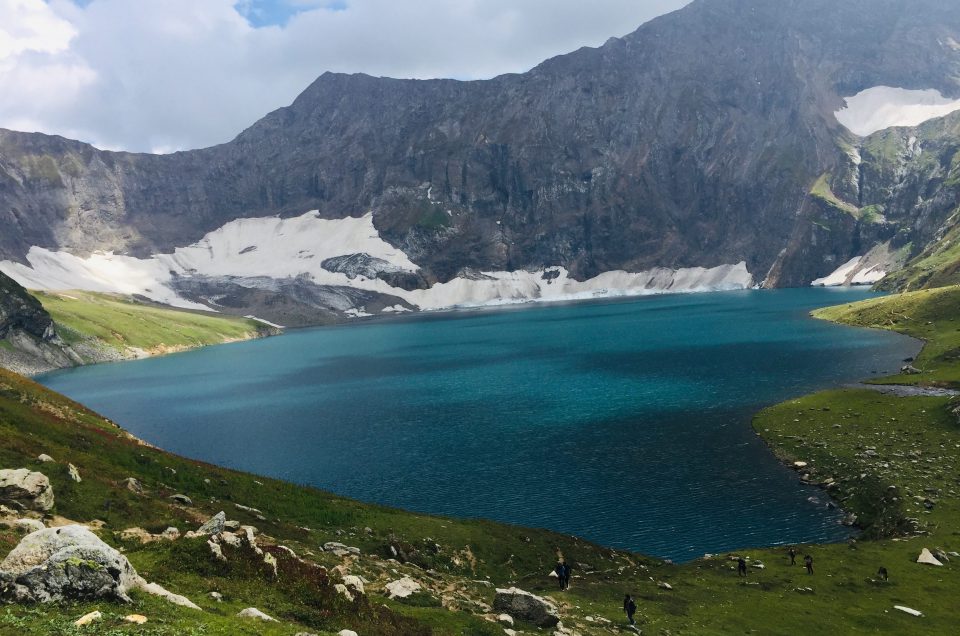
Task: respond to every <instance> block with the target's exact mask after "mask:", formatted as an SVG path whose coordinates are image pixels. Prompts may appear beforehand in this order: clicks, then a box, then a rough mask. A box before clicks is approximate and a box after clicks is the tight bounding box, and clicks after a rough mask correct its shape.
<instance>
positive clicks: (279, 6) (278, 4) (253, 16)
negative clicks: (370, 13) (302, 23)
mask: <svg viewBox="0 0 960 636" xmlns="http://www.w3.org/2000/svg"><path fill="white" fill-rule="evenodd" d="M347 6H348V4H347V0H329V1H323V0H316V1H314V2H311V1H310V0H299V1H298V0H241V1H240V2H237V4H236V7H237V11H239V12H240V14H242V15H243V16H244V17H245V18H247V20H248V21H249V22H250V24H251V25H253V26H255V27H264V26H284V25H285V24H287V22H288V21H289V20H290V18H292V17H293V16H295V15H297V14H299V13H303V12H304V11H311V10H314V9H327V10H328V11H344V10H346V9H347Z"/></svg>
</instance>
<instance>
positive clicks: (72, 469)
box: [67, 464, 83, 484]
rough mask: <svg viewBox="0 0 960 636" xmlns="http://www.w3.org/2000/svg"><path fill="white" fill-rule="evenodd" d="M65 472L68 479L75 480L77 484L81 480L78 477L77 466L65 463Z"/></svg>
mask: <svg viewBox="0 0 960 636" xmlns="http://www.w3.org/2000/svg"><path fill="white" fill-rule="evenodd" d="M67 474H68V475H70V479H72V480H73V481H75V482H77V483H78V484H79V483H80V482H81V481H83V480H82V479H80V471H79V470H77V467H76V466H74V465H73V464H67Z"/></svg>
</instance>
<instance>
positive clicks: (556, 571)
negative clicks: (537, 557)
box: [553, 561, 566, 591]
mask: <svg viewBox="0 0 960 636" xmlns="http://www.w3.org/2000/svg"><path fill="white" fill-rule="evenodd" d="M565 571H566V570H565V568H564V566H563V561H557V565H556V567H554V568H553V573H554V574H556V575H557V583H559V584H560V591H563V590H564V589H565V587H564V585H563V573H564V572H565Z"/></svg>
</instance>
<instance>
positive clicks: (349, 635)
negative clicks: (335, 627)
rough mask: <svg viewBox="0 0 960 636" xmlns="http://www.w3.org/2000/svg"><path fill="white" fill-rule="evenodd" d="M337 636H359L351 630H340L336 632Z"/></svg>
mask: <svg viewBox="0 0 960 636" xmlns="http://www.w3.org/2000/svg"><path fill="white" fill-rule="evenodd" d="M337 636H359V634H357V632H355V631H353V630H352V629H341V630H340V631H339V632H337Z"/></svg>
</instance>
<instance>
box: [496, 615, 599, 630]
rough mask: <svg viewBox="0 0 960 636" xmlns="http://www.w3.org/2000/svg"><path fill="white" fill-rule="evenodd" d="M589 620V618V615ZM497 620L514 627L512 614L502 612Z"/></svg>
mask: <svg viewBox="0 0 960 636" xmlns="http://www.w3.org/2000/svg"><path fill="white" fill-rule="evenodd" d="M587 620H589V617H588V619H587ZM497 622H498V623H500V624H501V625H506V626H507V627H513V616H510V615H509V614H500V616H497Z"/></svg>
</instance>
